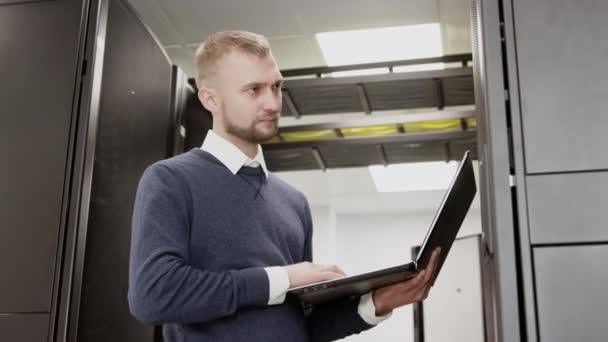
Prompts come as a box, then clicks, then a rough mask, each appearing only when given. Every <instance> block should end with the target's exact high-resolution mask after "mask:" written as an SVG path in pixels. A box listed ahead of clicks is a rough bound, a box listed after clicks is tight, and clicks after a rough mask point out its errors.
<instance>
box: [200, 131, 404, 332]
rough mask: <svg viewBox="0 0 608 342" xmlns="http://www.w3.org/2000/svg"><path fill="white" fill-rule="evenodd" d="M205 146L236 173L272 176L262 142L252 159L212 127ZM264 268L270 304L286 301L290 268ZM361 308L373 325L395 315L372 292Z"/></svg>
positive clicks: (361, 301) (362, 314) (206, 149)
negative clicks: (380, 307)
mask: <svg viewBox="0 0 608 342" xmlns="http://www.w3.org/2000/svg"><path fill="white" fill-rule="evenodd" d="M201 149H202V150H204V151H206V152H208V153H209V154H211V155H212V156H214V157H215V158H217V159H218V160H219V161H220V162H222V163H223V164H224V165H225V166H226V167H227V168H228V169H229V170H230V172H232V174H234V175H236V174H237V172H238V171H239V170H240V169H241V167H243V166H249V167H261V168H262V170H264V174H265V175H266V177H268V169H267V168H266V162H265V161H264V155H263V153H262V146H260V145H258V153H257V154H256V156H255V157H254V158H253V159H251V158H249V157H248V156H247V155H246V154H245V153H243V151H241V150H240V149H239V148H238V147H236V146H235V145H234V144H232V143H231V142H230V141H228V140H226V139H224V138H223V137H221V136H220V135H218V134H217V133H215V132H214V131H213V130H209V132H207V136H206V137H205V141H204V142H203V146H201ZM264 270H265V271H266V274H267V275H268V284H269V295H268V305H277V304H282V303H283V302H284V301H285V295H286V293H287V290H289V287H290V286H291V284H290V283H289V275H288V274H287V271H286V270H285V268H283V267H281V266H272V267H266V268H264ZM358 312H359V315H361V318H363V320H364V321H365V322H366V323H367V324H370V325H376V324H378V323H380V322H382V321H384V320H385V319H387V318H389V317H390V316H391V315H392V313H389V314H387V315H385V316H376V308H375V306H374V301H373V299H372V294H371V293H368V294H365V295H363V296H361V299H360V301H359V306H358Z"/></svg>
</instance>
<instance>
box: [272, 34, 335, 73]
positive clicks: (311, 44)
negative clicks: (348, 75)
mask: <svg viewBox="0 0 608 342" xmlns="http://www.w3.org/2000/svg"><path fill="white" fill-rule="evenodd" d="M270 45H271V47H272V53H273V55H274V57H275V59H276V60H277V63H278V64H279V67H280V68H281V69H282V70H285V69H295V68H306V67H316V66H324V65H327V64H326V63H325V59H324V58H323V55H322V54H321V50H320V48H319V44H317V41H316V39H315V38H314V36H295V37H290V38H278V39H277V38H275V39H270Z"/></svg>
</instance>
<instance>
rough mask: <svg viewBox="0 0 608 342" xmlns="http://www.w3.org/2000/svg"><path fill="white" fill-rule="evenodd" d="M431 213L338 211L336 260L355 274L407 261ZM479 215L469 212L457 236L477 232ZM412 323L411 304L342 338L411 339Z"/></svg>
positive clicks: (425, 228) (374, 339) (422, 234)
mask: <svg viewBox="0 0 608 342" xmlns="http://www.w3.org/2000/svg"><path fill="white" fill-rule="evenodd" d="M434 214H435V212H434V211H418V212H407V211H404V212H403V213H380V214H375V215H370V214H367V215H357V214H338V215H337V217H336V240H335V241H336V263H337V264H338V265H339V266H340V267H341V268H342V269H343V270H345V271H346V272H347V273H348V274H359V273H364V272H368V271H373V270H377V269H379V268H384V267H389V266H395V265H398V264H402V263H406V262H409V261H411V260H412V258H411V249H412V247H414V246H417V245H420V244H421V243H422V241H423V239H424V236H425V234H426V232H427V229H428V227H429V226H430V224H431V222H432V220H433V216H434ZM479 214H480V213H479V210H478V209H473V210H471V211H470V212H469V215H468V216H467V219H466V220H465V222H464V223H463V226H462V228H461V231H460V233H459V236H464V235H468V234H472V233H479V232H480V231H481V223H480V217H479ZM431 297H432V292H431V294H430V297H429V298H431ZM413 324H414V323H413V316H412V307H411V306H406V307H403V308H401V309H399V310H396V311H395V312H394V313H393V317H391V318H390V319H389V320H387V321H385V322H383V323H382V324H380V325H379V326H378V327H376V328H374V329H372V330H370V331H367V332H365V333H363V334H361V335H359V336H351V337H349V338H347V339H345V340H347V341H358V342H360V341H370V342H371V341H403V342H407V341H413V338H414V335H413V334H414V333H413ZM445 329H450V327H445Z"/></svg>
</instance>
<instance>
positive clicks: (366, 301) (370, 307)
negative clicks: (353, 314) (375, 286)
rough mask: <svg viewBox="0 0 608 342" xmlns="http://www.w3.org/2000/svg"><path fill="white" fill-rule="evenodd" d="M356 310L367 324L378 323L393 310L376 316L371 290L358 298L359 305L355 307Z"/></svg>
mask: <svg viewBox="0 0 608 342" xmlns="http://www.w3.org/2000/svg"><path fill="white" fill-rule="evenodd" d="M357 312H359V316H361V318H363V320H364V321H365V323H367V324H369V325H378V324H380V322H382V321H384V320H385V319H388V318H389V317H391V316H392V315H393V312H392V311H391V312H389V313H388V314H386V315H384V316H376V306H375V305H374V299H373V297H372V292H369V293H366V294H364V295H363V296H361V299H359V307H358V308H357Z"/></svg>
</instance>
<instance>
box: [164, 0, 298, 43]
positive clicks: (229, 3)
mask: <svg viewBox="0 0 608 342" xmlns="http://www.w3.org/2000/svg"><path fill="white" fill-rule="evenodd" d="M158 2H159V4H160V6H161V7H162V8H163V10H164V11H165V13H167V16H168V17H169V18H170V20H171V22H172V23H173V25H174V26H175V28H176V30H177V31H178V32H180V33H182V34H183V36H184V38H185V39H186V40H187V42H188V43H195V42H202V41H204V40H205V39H206V38H207V36H208V35H209V34H210V33H212V32H216V31H223V30H246V31H252V32H256V33H260V34H263V35H265V36H267V37H276V36H293V35H300V34H301V33H302V32H301V30H300V26H299V25H298V23H297V22H296V20H294V15H295V13H294V12H293V10H292V9H291V7H290V6H289V4H290V1H282V0H256V1H242V0H223V1H217V0H180V1H175V0H158Z"/></svg>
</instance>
